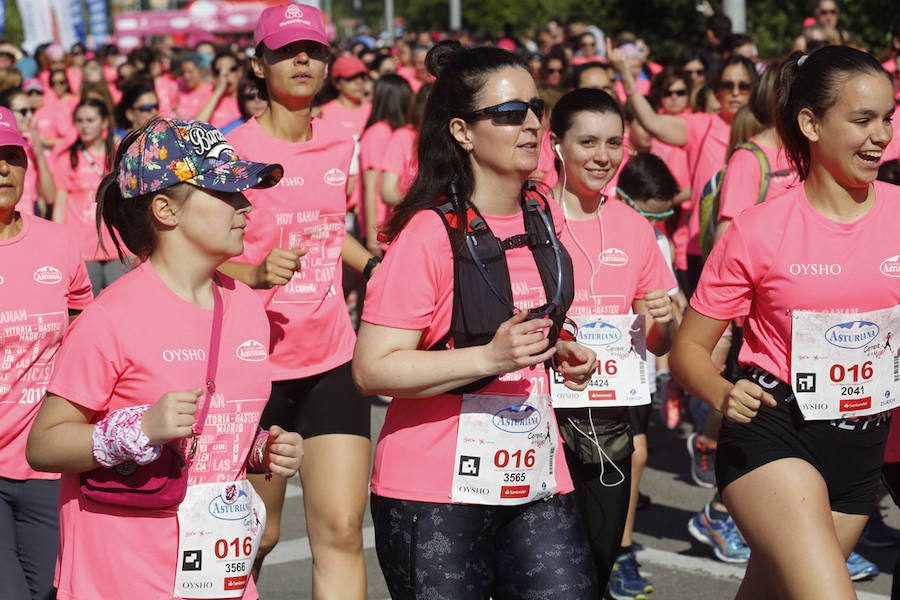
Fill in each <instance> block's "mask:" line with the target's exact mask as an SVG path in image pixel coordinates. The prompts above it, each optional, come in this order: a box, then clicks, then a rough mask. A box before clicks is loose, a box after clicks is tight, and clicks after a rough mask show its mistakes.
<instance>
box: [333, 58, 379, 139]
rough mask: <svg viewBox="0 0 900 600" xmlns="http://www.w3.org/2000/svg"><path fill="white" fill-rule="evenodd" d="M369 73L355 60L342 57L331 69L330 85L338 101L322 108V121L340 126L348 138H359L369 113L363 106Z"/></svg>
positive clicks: (369, 110)
mask: <svg viewBox="0 0 900 600" xmlns="http://www.w3.org/2000/svg"><path fill="white" fill-rule="evenodd" d="M368 80H369V70H368V69H367V68H366V65H365V64H364V63H363V61H361V60H359V59H358V58H356V57H355V56H341V57H338V59H337V60H335V61H334V63H333V64H332V65H331V81H332V83H333V84H334V86H335V87H336V88H337V91H338V97H337V98H335V99H334V100H332V101H331V102H326V103H325V104H323V105H322V107H321V110H322V118H323V119H325V120H327V121H334V122H336V123H340V124H341V126H342V127H344V128H345V129H346V130H347V131H348V132H349V133H350V134H351V135H354V136H359V135H361V134H362V132H363V129H364V128H365V125H366V123H367V122H368V119H369V113H371V112H372V105H371V104H370V103H369V102H366V98H365V93H366V82H367V81H368Z"/></svg>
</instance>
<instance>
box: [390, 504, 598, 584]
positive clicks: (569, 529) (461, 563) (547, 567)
mask: <svg viewBox="0 0 900 600" xmlns="http://www.w3.org/2000/svg"><path fill="white" fill-rule="evenodd" d="M372 517H373V519H374V523H375V541H376V548H377V551H378V562H379V563H380V564H381V570H382V572H383V573H384V577H385V580H386V581H387V585H388V589H389V590H390V593H391V598H393V599H394V600H405V599H425V598H427V599H429V600H444V599H446V600H451V599H456V598H458V599H465V600H479V599H484V600H487V598H493V599H494V600H507V599H509V600H512V599H517V600H518V599H522V600H544V599H546V600H551V599H553V600H556V599H559V598H566V599H567V600H578V599H582V598H583V599H588V598H590V599H592V600H593V599H594V598H598V597H599V595H600V594H599V592H598V591H597V590H596V585H597V584H596V576H595V574H594V566H593V562H592V559H591V551H590V548H589V547H588V541H587V537H586V535H585V529H584V527H583V525H582V523H581V521H580V519H579V517H578V514H577V511H576V509H575V502H574V499H573V498H572V495H571V494H557V495H556V496H553V497H552V498H550V499H549V500H539V501H536V502H531V503H529V504H524V505H521V506H481V505H472V504H438V503H431V502H414V501H410V500H395V499H393V498H385V497H381V496H376V495H374V494H373V495H372Z"/></svg>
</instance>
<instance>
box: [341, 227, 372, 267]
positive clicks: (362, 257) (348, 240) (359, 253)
mask: <svg viewBox="0 0 900 600" xmlns="http://www.w3.org/2000/svg"><path fill="white" fill-rule="evenodd" d="M370 258H372V253H371V252H369V251H368V250H366V247H365V246H363V245H362V244H360V243H359V242H358V241H356V238H354V237H353V236H350V235H348V236H347V237H345V238H344V246H343V248H341V260H342V261H344V264H345V265H347V266H348V267H350V268H351V269H353V270H354V271H356V272H357V273H362V272H363V270H365V268H366V263H367V262H369V259H370Z"/></svg>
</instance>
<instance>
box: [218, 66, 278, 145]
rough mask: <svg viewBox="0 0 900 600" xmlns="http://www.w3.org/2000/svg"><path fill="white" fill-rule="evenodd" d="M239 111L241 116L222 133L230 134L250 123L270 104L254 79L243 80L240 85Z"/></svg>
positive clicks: (223, 128)
mask: <svg viewBox="0 0 900 600" xmlns="http://www.w3.org/2000/svg"><path fill="white" fill-rule="evenodd" d="M237 97H238V110H239V111H241V116H240V117H238V118H237V119H235V120H234V121H232V122H231V123H229V124H228V125H226V126H225V127H222V128H221V131H222V133H225V134H228V133H230V132H231V131H232V130H233V129H236V128H238V127H240V126H241V125H243V124H244V123H246V122H247V121H249V120H250V119H251V118H253V117H257V116H259V115H261V114H262V112H263V111H264V110H266V107H267V106H269V102H268V101H267V100H266V99H265V98H264V97H263V95H262V92H260V90H259V85H258V84H257V83H256V81H254V80H253V79H248V78H246V77H245V78H243V79H241V82H240V83H239V84H238V93H237Z"/></svg>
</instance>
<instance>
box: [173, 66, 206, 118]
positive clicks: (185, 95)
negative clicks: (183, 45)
mask: <svg viewBox="0 0 900 600" xmlns="http://www.w3.org/2000/svg"><path fill="white" fill-rule="evenodd" d="M204 64H205V62H204V57H203V56H202V55H200V54H196V53H192V54H188V55H187V56H185V57H184V59H182V61H181V78H180V79H179V80H178V104H177V105H176V107H175V116H176V117H177V118H179V119H192V118H194V117H196V116H197V115H198V114H199V113H200V111H201V110H202V109H203V107H204V106H206V104H207V103H208V102H209V99H210V97H211V96H212V92H213V86H212V84H211V83H209V82H208V81H206V69H205V68H204V67H203V65H204Z"/></svg>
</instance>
